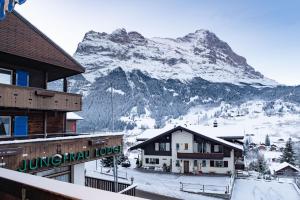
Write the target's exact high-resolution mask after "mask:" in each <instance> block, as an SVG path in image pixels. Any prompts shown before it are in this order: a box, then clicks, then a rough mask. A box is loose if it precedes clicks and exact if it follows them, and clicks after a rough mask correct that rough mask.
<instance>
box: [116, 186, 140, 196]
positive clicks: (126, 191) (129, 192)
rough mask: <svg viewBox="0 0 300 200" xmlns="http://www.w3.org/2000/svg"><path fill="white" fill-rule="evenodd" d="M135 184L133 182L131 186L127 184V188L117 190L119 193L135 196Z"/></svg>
mask: <svg viewBox="0 0 300 200" xmlns="http://www.w3.org/2000/svg"><path fill="white" fill-rule="evenodd" d="M136 187H137V185H136V184H133V185H131V186H129V187H128V188H126V189H124V190H122V191H120V192H118V193H119V194H126V195H129V196H135V189H136Z"/></svg>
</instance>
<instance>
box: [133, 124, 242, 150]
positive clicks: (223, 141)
mask: <svg viewBox="0 0 300 200" xmlns="http://www.w3.org/2000/svg"><path fill="white" fill-rule="evenodd" d="M178 130H184V131H186V132H188V133H191V134H194V135H198V136H200V137H203V138H206V139H207V140H210V141H214V142H216V143H219V144H223V145H224V146H227V147H231V148H233V149H236V150H241V151H243V147H242V146H240V145H237V144H234V143H232V142H228V141H226V140H223V139H221V138H218V137H214V136H210V135H208V134H209V133H207V134H203V133H198V132H195V131H193V130H190V129H187V128H184V127H182V126H177V127H175V128H173V129H171V130H169V131H166V132H163V133H161V134H159V135H157V136H155V137H153V138H150V139H148V140H146V141H144V142H142V143H140V144H137V145H135V146H133V147H131V148H130V149H138V148H141V147H142V146H144V145H146V144H149V143H150V142H152V141H154V140H156V139H158V138H160V137H162V136H164V135H168V134H170V133H173V132H176V131H178Z"/></svg>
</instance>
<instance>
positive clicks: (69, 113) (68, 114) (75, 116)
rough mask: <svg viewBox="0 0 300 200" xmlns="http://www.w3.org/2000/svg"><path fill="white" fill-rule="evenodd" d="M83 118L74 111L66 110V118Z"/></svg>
mask: <svg viewBox="0 0 300 200" xmlns="http://www.w3.org/2000/svg"><path fill="white" fill-rule="evenodd" d="M82 119H83V118H82V117H80V116H79V115H77V114H76V113H74V112H67V120H82Z"/></svg>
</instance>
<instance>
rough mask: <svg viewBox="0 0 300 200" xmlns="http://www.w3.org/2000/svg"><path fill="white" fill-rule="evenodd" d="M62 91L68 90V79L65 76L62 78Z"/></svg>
mask: <svg viewBox="0 0 300 200" xmlns="http://www.w3.org/2000/svg"><path fill="white" fill-rule="evenodd" d="M63 82H64V88H63V89H64V92H68V80H67V78H64V81H63Z"/></svg>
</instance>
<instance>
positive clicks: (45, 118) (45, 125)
mask: <svg viewBox="0 0 300 200" xmlns="http://www.w3.org/2000/svg"><path fill="white" fill-rule="evenodd" d="M44 138H47V112H46V111H44Z"/></svg>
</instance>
